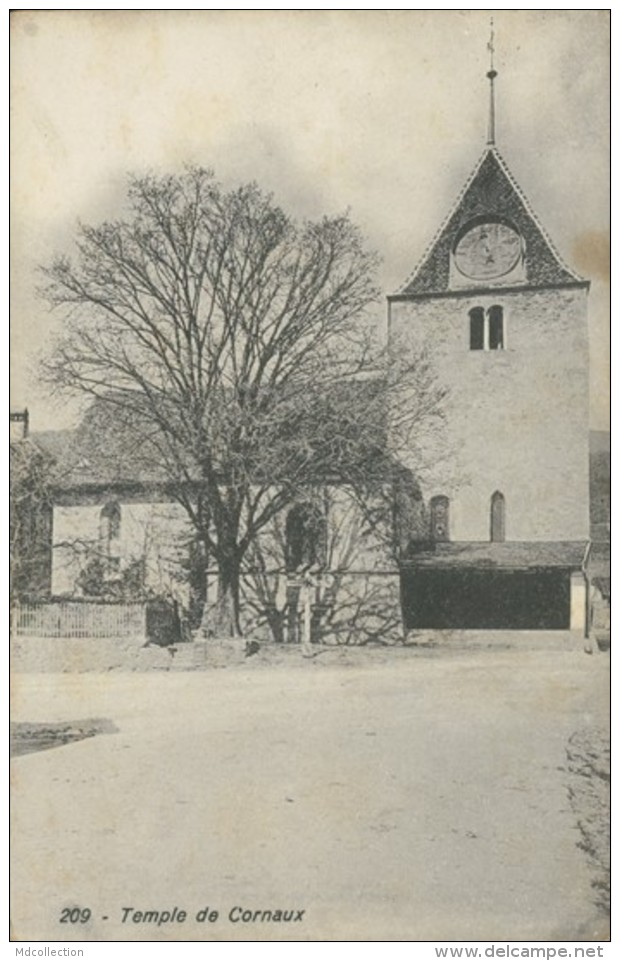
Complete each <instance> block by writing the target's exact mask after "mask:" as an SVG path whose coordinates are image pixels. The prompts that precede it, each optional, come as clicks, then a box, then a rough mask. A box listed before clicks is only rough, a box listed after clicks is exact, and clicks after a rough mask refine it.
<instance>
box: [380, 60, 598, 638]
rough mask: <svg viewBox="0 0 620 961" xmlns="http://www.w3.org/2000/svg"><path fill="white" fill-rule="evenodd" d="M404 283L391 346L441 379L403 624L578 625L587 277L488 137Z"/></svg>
mask: <svg viewBox="0 0 620 961" xmlns="http://www.w3.org/2000/svg"><path fill="white" fill-rule="evenodd" d="M487 76H488V78H489V83H490V108H489V133H488V141H487V144H486V147H485V149H484V151H483V153H482V156H481V157H480V159H479V161H478V163H477V164H476V166H475V169H474V170H473V172H472V174H471V176H470V177H469V179H468V180H467V182H466V184H465V186H464V188H463V190H462V191H461V194H460V196H459V197H458V199H457V201H456V203H455V205H454V207H453V208H452V210H451V211H450V213H449V215H448V217H447V218H446V220H445V221H444V222H443V224H442V225H441V227H440V229H439V231H438V233H437V235H436V236H435V239H434V240H433V242H432V243H431V245H430V247H429V248H428V249H427V251H426V252H425V254H424V255H423V257H422V259H421V261H420V263H419V264H418V266H417V267H416V268H415V270H414V271H413V273H412V274H411V276H410V277H409V279H408V280H407V281H406V282H405V283H404V285H403V286H402V288H401V289H400V290H399V291H397V292H396V293H394V294H392V295H391V296H389V297H388V317H389V320H388V323H389V337H390V342H391V344H392V347H393V350H395V351H396V350H398V351H402V350H407V349H410V350H416V351H420V350H421V349H424V350H426V351H427V352H428V356H429V357H430V358H431V361H432V363H433V364H434V367H435V370H436V373H437V376H438V377H439V379H440V381H441V382H442V384H443V385H444V386H445V388H446V389H447V398H446V401H445V428H444V431H443V433H442V436H441V438H440V439H438V438H435V437H427V438H424V437H422V438H420V441H419V445H418V449H417V450H416V451H415V452H412V453H411V457H410V459H409V463H407V464H406V466H407V467H408V468H409V469H410V470H411V471H412V473H413V474H414V475H415V474H416V470H417V468H418V465H419V464H422V465H423V466H424V477H423V479H422V480H421V489H422V495H423V502H424V505H425V507H424V522H423V523H422V524H421V525H419V529H418V530H417V531H414V532H412V536H411V538H410V540H409V544H408V547H407V551H406V555H405V556H404V557H403V560H402V565H401V586H402V600H403V612H404V617H405V626H406V627H407V628H408V629H413V630H415V629H417V628H419V629H433V628H437V629H440V628H462V629H476V628H494V629H515V628H518V629H525V630H528V629H569V628H570V629H575V630H576V629H579V630H583V629H584V628H585V626H586V625H585V617H586V609H587V603H586V600H587V598H586V593H587V587H586V579H585V565H586V563H587V550H588V543H589V540H588V539H589V516H588V503H589V487H588V485H589V449H588V445H589V433H588V426H589V425H588V418H589V395H588V326H587V307H586V304H587V295H588V289H589V282H588V281H587V280H584V279H583V278H582V277H580V276H578V275H577V274H576V273H575V272H574V271H573V270H572V269H571V268H570V267H569V266H567V265H566V264H565V263H564V262H563V261H562V259H561V257H560V256H559V254H558V252H557V251H556V249H555V247H554V245H553V243H552V241H551V239H550V238H549V236H548V235H547V234H546V232H545V230H544V229H543V227H542V226H541V224H540V223H539V221H538V218H537V216H536V214H535V213H534V211H533V210H532V207H531V206H530V204H529V203H528V201H527V199H526V197H525V195H524V194H523V192H522V190H521V188H520V186H519V185H518V184H517V183H516V181H515V179H514V177H513V175H512V174H511V172H510V170H509V168H508V166H507V165H506V162H505V161H504V159H503V157H502V156H501V154H500V152H499V150H498V148H497V145H496V142H495V104H494V82H495V78H496V76H497V74H496V71H495V70H494V69H493V65H492V64H491V70H490V71H489V73H488V74H487Z"/></svg>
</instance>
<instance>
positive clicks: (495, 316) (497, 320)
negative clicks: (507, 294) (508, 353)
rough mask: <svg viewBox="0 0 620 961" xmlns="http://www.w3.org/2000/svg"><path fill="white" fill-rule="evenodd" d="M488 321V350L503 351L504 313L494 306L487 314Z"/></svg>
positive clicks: (500, 308) (501, 309)
mask: <svg viewBox="0 0 620 961" xmlns="http://www.w3.org/2000/svg"><path fill="white" fill-rule="evenodd" d="M487 316H488V321H489V350H503V349H504V311H503V308H502V307H499V306H498V305H497V304H494V305H493V307H490V308H489V310H488V313H487Z"/></svg>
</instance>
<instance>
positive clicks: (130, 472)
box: [31, 378, 393, 491]
mask: <svg viewBox="0 0 620 961" xmlns="http://www.w3.org/2000/svg"><path fill="white" fill-rule="evenodd" d="M378 384H379V379H378V378H375V379H374V380H370V379H369V380H366V381H358V382H354V381H352V382H343V383H340V384H336V385H332V387H331V388H330V389H329V390H328V391H327V392H326V393H325V394H324V395H321V394H319V393H317V394H315V395H313V397H311V398H304V402H303V403H299V401H298V402H297V403H296V404H295V406H294V407H293V408H292V410H291V416H290V420H289V419H287V414H286V411H285V412H284V413H283V414H281V415H280V416H281V418H282V420H281V424H280V427H281V431H282V436H281V437H280V439H279V445H278V447H277V450H279V451H280V455H279V456H281V457H282V458H283V459H285V458H286V455H287V452H288V451H289V450H293V451H294V447H295V444H296V443H298V442H299V441H300V439H301V441H302V442H303V439H304V438H308V439H309V441H310V443H312V441H313V440H315V439H317V440H318V441H319V442H320V443H321V449H320V450H319V451H317V458H319V459H320V462H321V463H322V464H323V465H324V477H325V479H327V478H328V477H329V478H330V479H331V478H332V477H334V478H336V477H339V478H340V479H342V477H343V476H344V474H345V473H346V471H347V468H349V469H352V468H353V469H357V470H359V469H360V465H362V463H363V465H367V466H368V467H369V469H370V470H372V472H373V477H374V478H375V479H376V478H377V476H380V475H384V476H389V475H390V473H391V471H392V469H393V463H392V461H391V459H390V457H389V456H388V455H387V453H386V444H387V432H386V430H387V428H386V425H387V420H386V416H385V408H384V405H383V404H382V400H381V399H382V393H381V391H380V390H377V385H378ZM374 392H376V394H377V396H376V398H375V397H373V393H374ZM140 410H141V396H140V395H139V394H138V393H136V398H135V400H134V399H133V398H132V399H131V401H130V402H128V399H127V396H126V395H123V396H121V397H118V398H117V397H116V395H114V394H112V393H110V394H109V395H108V396H106V397H100V398H97V399H95V400H94V401H93V402H92V404H91V406H90V407H89V408H88V410H87V411H86V413H85V415H84V417H83V419H82V421H81V423H80V424H79V426H78V427H77V428H76V429H75V430H73V431H67V430H63V431H42V432H39V433H37V434H32V435H31V436H32V438H33V441H36V443H37V444H38V446H39V448H40V449H43V450H45V451H47V452H49V453H50V454H51V455H52V456H53V458H54V460H55V478H54V484H55V487H56V488H57V489H58V490H63V491H69V490H71V489H76V488H79V489H87V488H91V489H92V488H101V487H107V488H109V487H123V486H142V487H145V488H152V487H161V486H166V485H169V484H171V483H174V477H171V475H170V473H169V472H168V471H167V470H166V466H165V463H164V456H163V455H162V448H165V444H162V443H161V441H162V437H163V435H159V436H158V433H157V429H156V428H154V427H153V426H152V421H151V420H150V418H149V417H148V416H147V417H145V418H141V416H140ZM361 412H365V413H366V415H367V416H366V418H363V417H362V416H361ZM347 413H349V414H350V416H349V417H347ZM369 417H371V418H372V419H373V420H372V424H371V427H370V429H369V425H368V418H369ZM313 422H314V423H320V424H321V429H320V430H319V431H318V432H317V438H313V437H312V423H313ZM360 431H361V432H362V433H361V435H360ZM226 455H227V451H226V448H225V445H224V446H223V448H222V464H223V467H222V470H223V472H224V471H225V469H226V467H225V465H226ZM182 456H183V458H184V462H185V464H186V466H187V471H186V472H184V473H183V474H182V475H181V476H183V477H186V478H187V477H190V478H195V479H196V480H198V479H199V476H200V475H199V471H198V470H197V468H196V467H195V462H194V461H192V458H191V454H189V453H187V454H183V455H182ZM352 458H357V461H356V462H355V463H354V462H353V460H352ZM262 459H263V456H262V453H261V450H260V447H259V449H258V451H257V463H256V464H255V465H254V467H251V466H250V470H252V471H253V473H255V474H256V477H257V479H262V481H264V477H262V475H261V461H262ZM277 460H278V454H276V456H275V458H272V460H271V461H270V463H269V471H270V476H271V475H272V472H274V473H275V474H278V471H280V470H282V469H284V468H282V466H281V464H279V463H276V461H277ZM286 462H287V463H288V460H286ZM276 480H277V478H276Z"/></svg>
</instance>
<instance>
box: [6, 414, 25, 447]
mask: <svg viewBox="0 0 620 961" xmlns="http://www.w3.org/2000/svg"><path fill="white" fill-rule="evenodd" d="M29 421H30V415H29V413H28V408H27V407H24V409H23V410H10V411H9V440H10V443H11V444H14V443H16V442H17V441H18V440H24V438H26V437H27V436H28V425H29Z"/></svg>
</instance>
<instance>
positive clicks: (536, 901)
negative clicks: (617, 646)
mask: <svg viewBox="0 0 620 961" xmlns="http://www.w3.org/2000/svg"><path fill="white" fill-rule="evenodd" d="M356 655H361V656H356ZM608 671H609V660H608V656H606V655H598V656H587V655H586V654H584V653H583V652H582V651H579V650H564V651H558V650H544V649H542V650H536V649H528V650H515V649H513V648H508V649H501V647H500V649H488V650H484V649H474V650H466V649H462V648H461V649H459V648H455V649H454V650H442V651H439V652H438V651H437V650H435V649H433V648H432V647H430V648H428V649H424V648H420V649H417V650H412V651H406V650H404V649H398V650H388V649H385V650H378V651H374V652H373V651H364V652H359V651H358V652H355V651H350V652H344V653H342V652H333V653H330V652H328V653H327V654H326V656H317V657H314V658H311V659H308V660H305V661H302V660H301V659H300V657H299V656H298V654H297V652H293V653H287V654H286V655H284V656H282V657H279V658H278V659H276V660H275V662H273V661H272V662H270V661H269V657H268V655H267V654H266V653H265V652H263V655H262V657H258V656H257V657H256V658H249V659H247V660H244V661H242V662H240V663H239V664H238V665H237V666H235V667H234V668H231V669H228V670H226V669H225V670H211V671H209V670H207V671H190V672H173V671H165V670H159V671H152V672H150V673H149V672H143V673H121V672H120V671H108V672H106V673H97V672H93V671H91V672H90V673H83V674H71V673H64V674H54V673H46V674H43V673H39V674H25V673H16V674H15V675H14V683H13V721H14V723H15V725H16V727H15V729H14V732H13V733H14V735H15V740H16V743H18V744H21V746H22V748H23V746H24V744H25V743H29V744H30V745H31V749H29V750H28V751H27V752H26V753H24V752H23V751H22V752H21V753H20V755H19V756H17V757H15V758H14V760H13V762H12V765H13V770H12V784H13V805H12V807H13V827H12V858H13V865H12V889H13V903H12V922H13V927H14V936H15V937H16V938H17V939H19V940H35V939H42V938H44V939H52V938H55V939H62V940H70V939H76V940H79V939H84V940H89V939H90V940H113V939H121V940H131V939H153V940H176V939H180V940H185V939H187V940H189V939H201V940H231V939H239V940H241V939H244V940H253V939H257V940H278V939H286V940H323V939H354V940H362V939H371V940H427V939H432V940H435V939H437V940H448V939H458V940H467V939H472V940H474V939H475V940H499V939H502V940H517V939H532V940H564V939H567V940H603V939H605V938H606V937H607V932H608V917H607V913H606V906H607V901H606V897H607V890H608V889H606V887H605V884H606V880H605V879H606V877H607V869H606V863H605V859H606V857H608V848H607V849H606V844H607V841H606V838H607V835H606V831H607V825H608V815H607V813H606V803H607V802H606V797H607V792H608V786H609V780H608V773H607V777H606V771H607V772H608V768H606V767H605V765H606V764H608V754H606V751H607V741H608V726H607V725H608V714H609V700H608V698H609V675H608ZM84 719H86V720H84ZM54 732H56V735H55V734H54ZM55 736H56V739H57V743H61V744H62V746H58V747H53V748H52V749H48V750H40V751H37V750H34V748H32V745H34V747H35V748H36V742H37V738H40V739H41V741H43V740H45V739H47V740H46V743H45V744H44V745H43V744H41V746H45V747H50V739H51V742H52V743H53V742H54V737H55ZM76 907H79V908H81V909H88V910H89V911H90V917H87V916H86V914H79V913H77V912H76V913H75V914H73V915H71V912H70V911H68V912H65V913H64V915H63V909H66V908H69V909H71V908H76ZM175 907H176V908H177V913H176V916H175V920H172V921H168V920H166V918H165V916H163V919H162V913H163V912H169V914H171V913H172V911H173V909H174V908H175ZM207 907H208V908H209V912H208V914H211V916H212V917H213V914H212V912H217V918H216V919H214V920H212V921H208V920H206V921H205V920H201V915H200V914H198V912H200V911H201V910H203V909H205V908H207ZM125 909H131V910H125ZM136 911H138V912H142V915H136V914H135V912H136ZM146 911H149V912H159V914H158V916H157V920H156V921H153V920H150V921H148V920H145V919H144V914H143V913H144V912H146ZM179 911H185V912H186V914H187V916H186V917H185V919H184V920H182V921H179V920H178V918H179ZM278 911H281V912H290V911H292V912H294V916H296V914H297V912H303V914H302V916H301V918H300V920H298V921H295V920H290V921H284V920H278V919H277V918H278V916H277V914H276V912H278ZM231 912H232V914H231ZM244 912H245V913H244ZM262 912H271V918H269V917H267V915H265V914H263V913H262ZM197 914H198V919H197V918H196V915H197ZM78 916H79V920H74V921H72V920H71V918H72V917H73V918H78ZM284 916H285V915H284V914H282V915H280V917H281V918H282V917H284ZM63 917H64V918H65V920H64V921H63V920H62V918H63ZM124 917H125V920H124V921H123V918H124ZM151 917H154V916H151ZM136 918H137V920H136ZM247 918H252V919H254V918H256V920H246V919H247ZM83 919H85V923H82V920H83ZM158 921H161V923H159V924H158V923H157V922H158Z"/></svg>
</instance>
